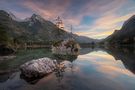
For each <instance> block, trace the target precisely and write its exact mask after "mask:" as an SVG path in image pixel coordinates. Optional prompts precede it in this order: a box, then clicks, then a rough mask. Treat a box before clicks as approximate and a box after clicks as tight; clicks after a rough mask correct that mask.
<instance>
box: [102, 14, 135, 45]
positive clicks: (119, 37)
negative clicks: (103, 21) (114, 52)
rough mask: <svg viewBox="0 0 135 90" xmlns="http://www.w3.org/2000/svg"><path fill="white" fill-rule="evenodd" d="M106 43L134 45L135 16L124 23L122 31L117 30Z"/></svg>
mask: <svg viewBox="0 0 135 90" xmlns="http://www.w3.org/2000/svg"><path fill="white" fill-rule="evenodd" d="M105 41H107V42H109V43H110V44H133V43H134V42H135V15H133V16H132V17H130V18H129V19H128V20H127V21H125V22H124V24H123V26H122V28H121V29H120V30H115V31H114V33H113V34H111V35H110V36H108V37H107V38H106V39H105Z"/></svg>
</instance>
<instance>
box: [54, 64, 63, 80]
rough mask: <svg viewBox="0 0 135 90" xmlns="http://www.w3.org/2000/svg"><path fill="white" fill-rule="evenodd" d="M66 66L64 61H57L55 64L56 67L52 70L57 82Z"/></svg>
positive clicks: (61, 77)
mask: <svg viewBox="0 0 135 90" xmlns="http://www.w3.org/2000/svg"><path fill="white" fill-rule="evenodd" d="M65 69H66V66H65V65H64V63H57V64H56V69H55V70H54V72H55V75H56V77H57V79H58V82H60V81H61V80H62V79H63V76H64V75H63V74H64V72H65Z"/></svg>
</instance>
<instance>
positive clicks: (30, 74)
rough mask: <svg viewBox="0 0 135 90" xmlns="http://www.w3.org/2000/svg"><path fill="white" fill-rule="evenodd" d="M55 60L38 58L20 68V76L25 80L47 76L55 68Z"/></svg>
mask: <svg viewBox="0 0 135 90" xmlns="http://www.w3.org/2000/svg"><path fill="white" fill-rule="evenodd" d="M56 63H57V62H56V60H51V59H49V58H40V59H37V60H32V61H29V62H26V63H25V64H23V65H21V66H20V70H21V74H22V75H23V76H25V77H27V78H38V77H42V76H44V75H47V74H49V73H51V72H53V70H54V69H55V68H56Z"/></svg>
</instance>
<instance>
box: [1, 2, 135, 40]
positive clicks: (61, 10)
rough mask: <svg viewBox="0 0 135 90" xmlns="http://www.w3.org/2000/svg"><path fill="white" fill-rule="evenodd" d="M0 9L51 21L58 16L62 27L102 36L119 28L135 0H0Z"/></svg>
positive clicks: (134, 8)
mask: <svg viewBox="0 0 135 90" xmlns="http://www.w3.org/2000/svg"><path fill="white" fill-rule="evenodd" d="M0 9H1V10H6V11H8V12H12V13H13V14H14V15H15V16H16V17H18V18H21V19H25V18H27V17H30V16H31V15H32V14H33V13H35V14H38V15H41V16H42V17H43V18H44V19H46V20H50V21H52V22H53V21H54V20H55V18H56V17H57V16H60V17H61V18H62V20H63V22H64V25H65V30H67V31H70V26H71V25H72V26H73V33H76V34H78V35H83V36H88V37H90V38H94V39H102V38H105V37H107V36H108V35H110V34H112V33H113V32H114V30H119V29H120V28H121V27H122V25H123V23H124V21H126V20H127V19H128V18H130V17H131V16H133V15H135V0H0Z"/></svg>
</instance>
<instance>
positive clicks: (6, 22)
mask: <svg viewBox="0 0 135 90" xmlns="http://www.w3.org/2000/svg"><path fill="white" fill-rule="evenodd" d="M0 26H2V27H3V28H4V31H5V32H6V34H7V36H8V38H10V40H11V41H12V42H17V43H24V42H50V41H57V40H61V39H67V38H69V37H71V36H73V37H75V40H76V41H77V42H78V43H90V42H92V41H94V39H91V38H88V37H84V36H78V35H76V34H71V33H69V32H66V31H65V30H62V29H59V28H58V27H57V26H56V25H55V24H53V23H52V22H50V21H48V20H45V19H44V18H42V17H41V16H40V15H37V14H33V15H32V16H31V17H29V18H26V19H24V20H19V19H18V18H16V17H15V16H14V15H13V14H12V13H7V12H6V11H4V10H0ZM0 30H3V29H2V28H0Z"/></svg>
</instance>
